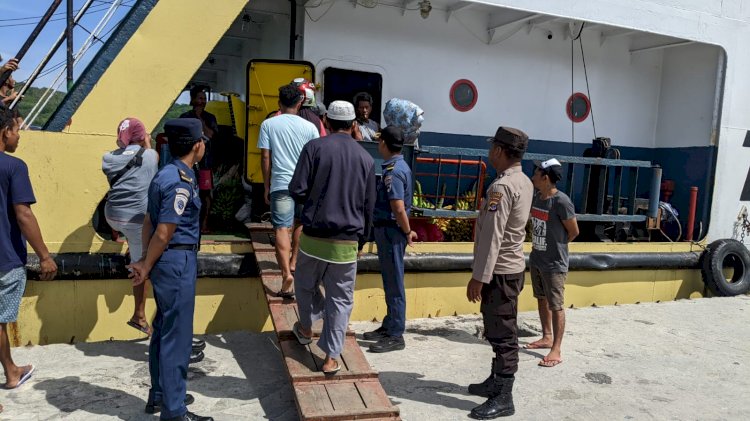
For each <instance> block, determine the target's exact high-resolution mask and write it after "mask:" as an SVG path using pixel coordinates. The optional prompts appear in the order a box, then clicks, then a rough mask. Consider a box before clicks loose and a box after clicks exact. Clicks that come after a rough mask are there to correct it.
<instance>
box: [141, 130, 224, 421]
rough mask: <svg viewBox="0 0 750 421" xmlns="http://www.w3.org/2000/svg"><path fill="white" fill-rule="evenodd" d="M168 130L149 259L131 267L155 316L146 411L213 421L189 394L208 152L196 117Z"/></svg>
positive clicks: (150, 216) (151, 213)
mask: <svg viewBox="0 0 750 421" xmlns="http://www.w3.org/2000/svg"><path fill="white" fill-rule="evenodd" d="M164 130H165V132H166V134H167V138H168V139H169V150H170V153H171V155H172V157H173V158H174V159H173V161H172V162H171V163H169V164H167V165H165V166H164V167H163V168H162V169H161V170H160V171H159V172H158V173H157V174H156V176H155V177H154V179H153V180H152V181H151V185H150V186H149V191H148V212H147V214H146V219H145V222H144V226H143V232H144V237H146V236H148V238H144V245H147V251H146V257H145V258H144V259H143V260H141V261H140V262H137V263H134V264H133V265H131V269H132V270H133V278H134V281H133V283H134V284H138V283H140V282H143V281H144V280H145V279H148V278H150V279H151V284H152V285H153V287H154V299H155V300H156V317H155V318H154V321H153V323H152V327H153V334H152V335H151V344H150V346H149V372H150V374H151V390H150V391H149V396H148V403H147V405H146V412H149V413H155V412H158V411H160V412H161V414H160V417H161V419H162V420H186V421H198V420H200V421H210V420H213V418H210V417H201V416H198V415H195V414H193V413H191V412H188V410H187V407H186V405H188V404H190V403H192V401H193V397H192V396H190V395H187V394H186V388H187V371H188V361H189V358H190V350H191V340H192V336H193V311H194V309H195V281H196V277H197V267H198V266H197V252H198V245H199V239H200V237H199V236H200V224H199V219H200V209H201V202H200V198H199V196H198V186H197V184H196V177H195V173H194V172H193V170H192V167H193V165H195V163H196V162H198V161H200V160H201V158H203V155H204V153H205V151H206V146H205V144H204V143H205V141H206V137H205V136H203V132H202V124H201V122H200V120H198V119H173V120H169V121H167V122H166V124H165V125H164Z"/></svg>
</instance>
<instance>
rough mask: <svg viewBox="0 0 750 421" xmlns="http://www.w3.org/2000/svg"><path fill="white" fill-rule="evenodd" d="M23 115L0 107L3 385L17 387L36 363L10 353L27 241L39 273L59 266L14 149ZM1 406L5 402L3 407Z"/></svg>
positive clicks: (49, 273) (44, 276)
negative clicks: (18, 362)
mask: <svg viewBox="0 0 750 421" xmlns="http://www.w3.org/2000/svg"><path fill="white" fill-rule="evenodd" d="M21 122H22V119H21V118H20V117H18V115H17V114H16V113H15V112H14V111H13V110H9V109H7V108H5V107H4V106H2V105H0V209H2V211H0V362H1V363H2V365H3V371H4V372H5V388H6V389H15V388H16V387H18V386H20V385H21V384H23V383H24V382H25V381H26V380H28V379H29V378H30V377H31V373H33V372H34V366H32V365H26V366H23V367H19V366H17V365H16V364H15V363H14V362H13V358H11V355H10V340H9V339H8V323H12V322H15V321H16V319H18V309H19V306H20V305H21V297H22V296H23V292H24V289H25V288H26V266H25V265H26V239H28V240H29V243H31V247H32V248H33V249H34V252H35V253H36V255H37V256H38V257H39V264H40V266H41V270H40V274H39V277H40V279H41V280H43V281H51V280H52V279H53V278H54V277H55V273H56V272H57V265H56V264H55V261H54V260H53V259H52V257H51V256H50V254H49V251H48V250H47V246H45V244H44V240H43V239H42V233H41V231H40V230H39V224H38V223H37V221H36V217H35V216H34V213H33V212H32V211H31V205H32V204H34V203H36V199H35V198H34V191H33V190H32V188H31V180H30V179H29V170H28V168H27V167H26V164H25V163H24V162H23V161H21V160H20V159H18V158H16V157H13V156H10V155H8V154H9V153H13V152H15V151H16V148H17V147H18V140H19V139H20V138H21V136H20V135H19V133H18V128H19V126H20V125H21ZM0 408H2V406H0Z"/></svg>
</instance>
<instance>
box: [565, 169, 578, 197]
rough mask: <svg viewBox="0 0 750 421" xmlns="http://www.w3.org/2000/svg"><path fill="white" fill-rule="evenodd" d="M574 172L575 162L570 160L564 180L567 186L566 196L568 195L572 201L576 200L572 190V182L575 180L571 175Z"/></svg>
mask: <svg viewBox="0 0 750 421" xmlns="http://www.w3.org/2000/svg"><path fill="white" fill-rule="evenodd" d="M574 172H575V164H574V163H572V162H571V163H569V164H568V173H567V174H566V175H565V176H566V181H565V182H566V183H567V185H566V187H567V188H568V197H570V201H571V202H573V203H575V201H576V199H575V193H574V191H573V187H574V186H573V182H574V180H575V179H574V176H573V174H574Z"/></svg>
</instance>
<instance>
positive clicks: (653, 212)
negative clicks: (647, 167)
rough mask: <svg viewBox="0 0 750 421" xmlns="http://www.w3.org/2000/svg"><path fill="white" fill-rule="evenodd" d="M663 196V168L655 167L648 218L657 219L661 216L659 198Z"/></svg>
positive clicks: (652, 176)
mask: <svg viewBox="0 0 750 421" xmlns="http://www.w3.org/2000/svg"><path fill="white" fill-rule="evenodd" d="M660 195H661V167H658V166H655V167H654V168H653V172H652V175H651V191H650V192H649V195H648V215H647V216H648V217H649V218H654V219H655V218H656V217H657V216H658V214H659V196H660Z"/></svg>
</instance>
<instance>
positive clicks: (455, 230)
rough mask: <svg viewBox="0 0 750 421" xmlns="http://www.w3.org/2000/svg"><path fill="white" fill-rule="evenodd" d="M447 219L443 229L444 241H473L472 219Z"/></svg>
mask: <svg viewBox="0 0 750 421" xmlns="http://www.w3.org/2000/svg"><path fill="white" fill-rule="evenodd" d="M447 221H448V223H447V224H446V227H445V230H443V232H444V233H445V241H452V242H471V241H474V238H473V233H472V231H473V230H472V228H473V226H472V222H474V220H473V219H448V220H447ZM438 226H440V225H438ZM441 229H442V228H441Z"/></svg>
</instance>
